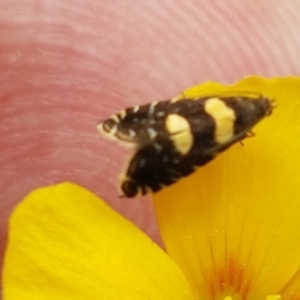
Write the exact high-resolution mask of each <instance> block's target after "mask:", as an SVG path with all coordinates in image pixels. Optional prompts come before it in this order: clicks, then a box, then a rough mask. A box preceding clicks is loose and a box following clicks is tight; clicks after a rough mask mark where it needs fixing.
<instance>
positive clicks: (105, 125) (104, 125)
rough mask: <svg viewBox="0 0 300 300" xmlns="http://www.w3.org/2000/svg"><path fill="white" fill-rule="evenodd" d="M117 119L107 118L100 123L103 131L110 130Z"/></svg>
mask: <svg viewBox="0 0 300 300" xmlns="http://www.w3.org/2000/svg"><path fill="white" fill-rule="evenodd" d="M117 123H118V122H117V121H115V120H113V119H108V120H106V121H104V122H103V123H102V128H103V130H104V131H105V132H111V131H112V130H113V129H114V128H115V126H116V125H117Z"/></svg>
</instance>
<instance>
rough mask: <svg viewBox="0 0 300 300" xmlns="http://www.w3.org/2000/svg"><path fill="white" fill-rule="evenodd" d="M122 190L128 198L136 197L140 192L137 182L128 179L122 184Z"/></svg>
mask: <svg viewBox="0 0 300 300" xmlns="http://www.w3.org/2000/svg"><path fill="white" fill-rule="evenodd" d="M121 189H122V191H123V192H124V194H125V195H126V197H135V196H136V195H137V194H138V193H139V191H140V188H139V186H138V185H137V184H136V182H135V181H133V180H130V179H127V180H125V181H124V182H123V183H122V186H121Z"/></svg>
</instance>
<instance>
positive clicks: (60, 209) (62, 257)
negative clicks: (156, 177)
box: [3, 183, 192, 300]
mask: <svg viewBox="0 0 300 300" xmlns="http://www.w3.org/2000/svg"><path fill="white" fill-rule="evenodd" d="M3 284H4V299H5V300H21V299H22V300H23V299H24V300H27V299H28V300H29V299H30V300H47V299H49V300H50V299H51V300H53V299H55V300H57V299H72V300H76V299H78V300H79V299H80V300H82V299H89V300H91V299H95V300H96V299H97V300H99V299H118V300H120V299H128V300H129V299H130V300H132V299H158V300H161V299H180V300H182V299H192V295H191V290H190V287H189V285H188V283H187V281H186V279H185V278H184V276H183V275H182V273H181V271H180V270H179V269H178V267H177V266H176V265H175V264H174V263H173V262H172V261H171V260H170V259H169V258H168V257H167V255H166V254H165V253H164V252H163V251H162V250H161V249H160V248H159V247H158V246H157V245H155V244H154V243H153V242H152V241H151V240H150V239H149V238H148V237H147V236H146V235H144V234H143V233H142V232H141V231H139V230H138V229H137V228H136V227H135V226H134V225H133V224H131V223H130V222H129V221H127V220H126V219H124V218H123V217H121V216H120V215H118V214H117V213H116V212H115V211H113V210H112V209H111V208H109V207H108V206H107V205H106V204H105V203H104V202H102V201H101V200H100V199H99V198H97V197H96V196H95V195H93V194H92V193H91V192H89V191H87V190H85V189H84V188H82V187H79V186H76V185H74V184H70V183H63V184H59V185H56V186H52V187H46V188H41V189H37V190H35V191H33V192H32V193H31V194H29V195H28V196H27V197H26V198H25V200H24V201H23V202H21V204H20V205H19V206H18V207H17V208H16V210H15V212H14V213H13V215H12V217H11V220H10V232H9V244H8V248H7V252H6V256H5V265H4V271H3Z"/></svg>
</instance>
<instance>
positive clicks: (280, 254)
mask: <svg viewBox="0 0 300 300" xmlns="http://www.w3.org/2000/svg"><path fill="white" fill-rule="evenodd" d="M245 90H246V91H249V92H259V93H261V94H263V95H266V96H269V97H271V98H274V99H275V102H276V104H277V106H278V107H277V108H276V109H274V112H273V115H272V116H270V117H269V118H266V120H263V121H262V122H261V123H259V124H258V125H257V127H255V128H254V132H255V135H256V136H255V137H253V138H249V139H246V140H244V141H243V144H244V145H241V144H236V145H235V146H233V147H232V148H230V149H229V150H227V151H226V152H225V153H223V154H220V156H219V157H217V158H216V159H215V160H214V161H213V162H211V163H209V164H208V165H207V166H205V167H203V168H201V169H199V171H198V172H196V173H195V174H193V175H192V176H189V177H188V178H185V179H183V180H181V181H180V182H179V183H178V184H176V185H173V186H171V187H169V188H166V189H164V190H163V191H161V192H160V193H158V194H156V195H155V196H154V203H155V208H156V212H157V215H158V221H159V226H160V228H161V231H162V236H163V238H164V240H165V243H166V246H167V250H168V252H169V254H170V256H171V257H172V258H173V259H174V260H175V261H177V263H178V264H179V265H180V267H181V268H182V270H183V271H184V273H185V274H186V276H187V278H188V279H189V281H190V283H191V284H192V288H193V290H194V292H195V294H196V295H197V296H198V297H199V299H224V298H225V299H226V297H229V298H230V297H232V299H246V298H247V299H267V297H269V298H270V299H273V298H274V297H277V298H278V297H279V298H280V297H282V299H296V298H297V299H299V298H300V251H299V249H300V113H299V112H300V79H299V78H293V77H291V78H281V79H280V78H277V79H270V80H265V79H261V78H258V77H249V78H246V79H244V80H242V81H241V82H238V83H236V84H234V85H232V86H222V85H220V84H215V83H206V84H203V85H201V86H197V87H194V88H191V89H189V90H186V91H184V95H185V96H186V97H188V96H199V95H203V94H214V93H216V94H218V93H220V92H222V93H223V92H226V91H237V92H236V93H237V94H239V91H245ZM274 295H275V296H274Z"/></svg>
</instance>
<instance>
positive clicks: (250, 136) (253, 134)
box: [240, 130, 255, 146]
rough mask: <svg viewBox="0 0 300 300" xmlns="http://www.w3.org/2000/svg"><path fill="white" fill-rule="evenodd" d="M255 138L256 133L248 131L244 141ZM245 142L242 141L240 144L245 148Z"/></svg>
mask: <svg viewBox="0 0 300 300" xmlns="http://www.w3.org/2000/svg"><path fill="white" fill-rule="evenodd" d="M254 136H255V133H254V132H253V131H252V130H249V131H247V133H246V135H245V136H244V138H243V140H244V139H248V138H252V137H254ZM243 140H241V141H240V144H241V145H242V146H244V143H243Z"/></svg>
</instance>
